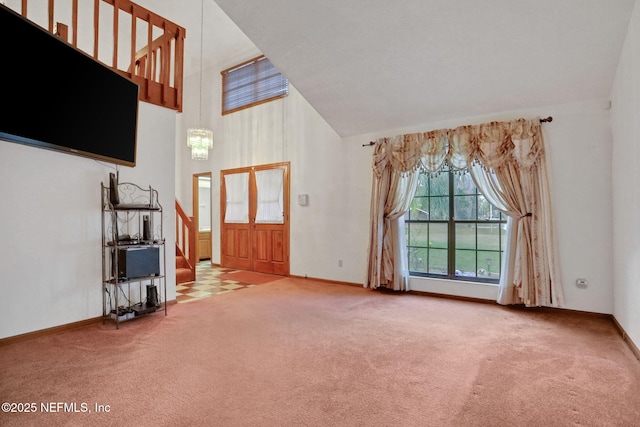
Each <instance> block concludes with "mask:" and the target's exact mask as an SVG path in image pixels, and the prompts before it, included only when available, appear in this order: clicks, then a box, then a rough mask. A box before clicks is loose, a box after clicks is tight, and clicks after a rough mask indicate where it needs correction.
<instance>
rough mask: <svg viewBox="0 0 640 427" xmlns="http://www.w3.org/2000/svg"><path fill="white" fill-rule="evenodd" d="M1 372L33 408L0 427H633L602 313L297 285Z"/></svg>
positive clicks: (637, 374) (39, 343) (234, 298)
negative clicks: (138, 426) (98, 410)
mask: <svg viewBox="0 0 640 427" xmlns="http://www.w3.org/2000/svg"><path fill="white" fill-rule="evenodd" d="M0 369H1V370H0V400H1V401H2V402H12V403H15V404H20V403H21V404H29V405H31V403H34V404H35V405H36V410H35V413H11V412H9V413H6V412H2V413H0V425H2V426H14V425H15V426H24V425H30V426H39V425H70V426H76V425H92V426H102V425H113V426H115V425H140V426H147V425H149V426H151V425H156V426H158V425H166V426H182V425H184V426H193V425H203V426H638V425H640V362H639V361H638V360H637V359H636V358H635V357H634V355H633V354H632V352H631V351H630V350H629V349H628V347H627V346H626V344H625V343H624V342H623V340H622V339H621V338H620V336H619V335H618V333H617V331H616V330H615V328H614V326H613V325H612V323H611V321H610V320H609V319H607V318H606V317H604V316H597V315H585V314H580V313H572V312H562V311H559V312H549V311H548V310H547V311H545V310H524V309H513V308H505V307H500V306H496V305H490V304H479V303H473V302H464V301H456V300H448V299H443V298H433V297H426V296H420V295H396V294H388V293H381V292H375V291H370V290H365V289H361V288H357V287H350V286H340V285H332V284H327V283H319V282H313V281H311V280H303V279H281V280H278V281H275V282H271V283H266V284H264V285H261V286H256V287H254V288H250V289H246V290H243V291H242V292H232V293H229V294H224V295H219V296H216V298H206V299H203V300H199V301H194V302H192V303H189V304H178V305H173V306H171V307H170V308H169V315H168V316H167V317H165V316H163V315H161V314H160V313H156V314H154V315H152V316H149V317H146V318H141V319H136V320H133V321H130V322H128V323H124V324H123V325H122V327H121V329H120V330H115V328H114V325H113V324H110V323H108V324H106V325H102V324H97V325H93V326H89V327H85V328H82V329H78V330H74V331H69V332H66V333H62V334H57V335H52V336H46V337H41V338H38V339H34V340H30V341H26V342H21V343H14V344H11V345H6V346H2V347H0ZM96 404H97V405H103V406H102V408H103V409H106V408H107V407H108V412H105V411H103V412H97V411H96ZM42 405H44V406H42ZM65 405H66V407H65ZM14 407H15V408H17V405H16V406H14ZM51 407H53V408H54V409H56V410H57V411H58V412H44V409H47V408H51ZM22 409H24V405H23V407H22ZM72 409H75V410H76V411H77V412H74V411H71V410H72ZM84 409H87V412H82V411H83V410H84Z"/></svg>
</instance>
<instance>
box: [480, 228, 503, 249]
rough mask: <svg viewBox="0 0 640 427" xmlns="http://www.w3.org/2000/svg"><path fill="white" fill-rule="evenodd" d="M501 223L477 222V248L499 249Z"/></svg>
mask: <svg viewBox="0 0 640 427" xmlns="http://www.w3.org/2000/svg"><path fill="white" fill-rule="evenodd" d="M500 226H501V224H478V249H489V250H493V251H498V250H500Z"/></svg>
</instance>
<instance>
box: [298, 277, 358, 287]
mask: <svg viewBox="0 0 640 427" xmlns="http://www.w3.org/2000/svg"><path fill="white" fill-rule="evenodd" d="M289 277H290V278H292V279H306V280H313V281H314V282H322V283H331V284H333V285H346V286H357V287H359V288H362V287H363V285H362V283H355V282H341V281H339V280H328V279H320V278H318V277H308V276H294V275H289Z"/></svg>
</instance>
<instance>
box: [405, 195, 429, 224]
mask: <svg viewBox="0 0 640 427" xmlns="http://www.w3.org/2000/svg"><path fill="white" fill-rule="evenodd" d="M409 219H411V220H414V221H428V220H429V198H428V197H416V198H414V199H413V201H412V202H411V207H410V208H409Z"/></svg>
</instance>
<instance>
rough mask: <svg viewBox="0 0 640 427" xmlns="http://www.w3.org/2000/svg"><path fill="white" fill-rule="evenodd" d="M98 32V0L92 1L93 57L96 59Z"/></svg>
mask: <svg viewBox="0 0 640 427" xmlns="http://www.w3.org/2000/svg"><path fill="white" fill-rule="evenodd" d="M99 33H100V0H94V1H93V57H94V58H95V59H98V34H99Z"/></svg>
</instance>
